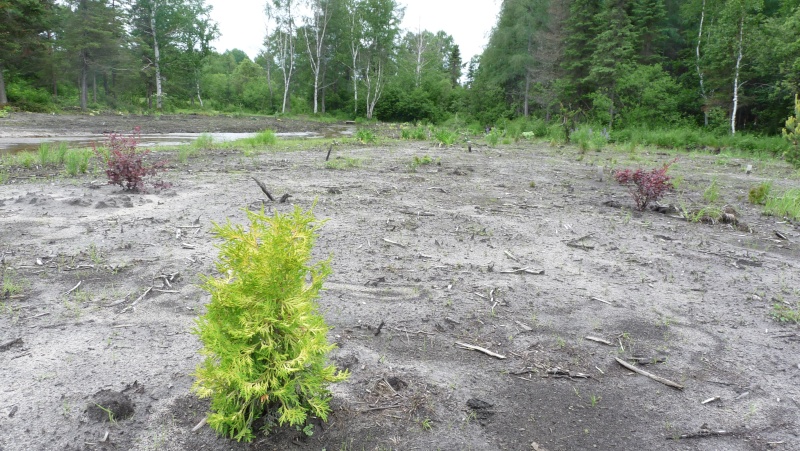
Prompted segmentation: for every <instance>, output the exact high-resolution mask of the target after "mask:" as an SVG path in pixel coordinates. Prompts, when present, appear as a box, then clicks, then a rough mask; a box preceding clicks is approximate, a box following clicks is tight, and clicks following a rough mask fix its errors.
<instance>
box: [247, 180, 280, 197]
mask: <svg viewBox="0 0 800 451" xmlns="http://www.w3.org/2000/svg"><path fill="white" fill-rule="evenodd" d="M250 178H252V179H253V180H255V181H256V183H257V184H258V187H259V188H261V191H263V192H264V194H266V195H267V198H268V199H269V200H271V201H273V202H275V198H274V197H272V194H270V193H269V191H267V185H265V184H264V183H263V182H262V181H261V180H259V179H257V178H255V177H253V176H251V177H250Z"/></svg>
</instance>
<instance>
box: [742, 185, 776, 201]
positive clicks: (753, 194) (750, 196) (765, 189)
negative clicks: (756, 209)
mask: <svg viewBox="0 0 800 451" xmlns="http://www.w3.org/2000/svg"><path fill="white" fill-rule="evenodd" d="M771 190H772V182H761V183H759V184H758V185H756V186H754V187H752V188H750V192H748V193H747V200H748V201H750V203H751V204H753V205H764V204H766V203H767V198H768V197H769V192H770V191H771Z"/></svg>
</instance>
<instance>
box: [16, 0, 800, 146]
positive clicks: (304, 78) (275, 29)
mask: <svg viewBox="0 0 800 451" xmlns="http://www.w3.org/2000/svg"><path fill="white" fill-rule="evenodd" d="M403 12H404V11H403V8H402V5H400V4H399V3H398V2H397V1H395V0H269V1H268V2H267V3H266V8H265V11H264V12H263V13H264V14H265V17H266V19H267V20H266V23H268V24H269V25H268V26H267V28H266V29H264V30H253V31H252V35H253V39H258V40H260V41H263V46H262V51H261V52H260V53H259V55H258V56H257V57H256V58H255V59H253V60H251V59H250V58H249V57H248V56H247V55H246V54H245V53H244V52H242V51H241V50H231V51H226V52H224V53H219V52H217V51H215V50H214V49H213V48H212V44H211V43H212V42H213V41H214V39H215V38H216V37H217V36H218V35H219V31H218V28H217V25H216V23H215V21H214V12H213V10H212V9H211V8H210V7H209V6H208V5H206V4H205V1H204V0H61V1H56V0H40V1H34V0H0V105H3V104H6V103H9V104H11V105H12V106H14V107H16V108H19V109H22V110H30V111H53V110H69V109H78V108H79V109H82V110H105V109H113V110H125V111H132V112H145V111H185V110H208V111H218V112H235V111H241V112H252V113H263V114H275V113H283V114H288V113H292V114H329V115H335V116H342V117H348V118H358V117H364V118H367V119H380V120H385V121H408V122H415V121H424V122H431V123H439V122H443V121H445V120H447V119H449V118H452V117H453V116H455V115H458V116H459V117H461V118H464V119H466V120H468V121H472V122H477V123H480V124H484V125H491V124H495V123H497V122H498V121H503V120H506V119H513V118H517V117H537V118H539V119H541V120H544V121H547V122H552V123H563V124H565V126H567V127H569V126H571V124H575V123H580V122H589V123H592V124H595V125H597V126H601V127H604V128H606V129H607V130H619V129H625V128H631V127H650V128H667V127H684V126H695V125H696V126H702V127H706V128H708V129H709V130H711V131H714V132H717V133H720V134H722V133H724V134H735V133H736V132H737V131H740V130H747V131H753V132H759V133H768V134H775V133H778V132H779V131H780V128H781V127H782V126H783V124H784V121H785V120H786V117H787V116H788V115H789V114H790V112H791V111H792V108H793V105H794V102H793V99H794V96H795V94H796V93H797V92H798V90H799V89H800V0H599V1H598V0H595V1H588V0H569V1H555V0H553V1H550V0H505V1H503V2H502V4H501V9H500V13H499V15H498V17H497V22H496V24H495V26H494V28H493V30H492V32H491V35H490V37H489V41H488V43H487V45H486V48H485V50H484V51H483V53H482V54H481V55H478V56H475V57H474V58H472V59H471V60H470V61H462V57H461V54H460V49H459V46H458V44H457V43H456V42H455V41H454V39H453V38H452V37H451V36H449V35H448V34H447V33H445V32H442V31H439V32H431V31H428V30H403V29H401V28H400V23H401V20H402V17H403ZM442 20H443V21H445V20H450V19H448V18H446V17H443V18H442Z"/></svg>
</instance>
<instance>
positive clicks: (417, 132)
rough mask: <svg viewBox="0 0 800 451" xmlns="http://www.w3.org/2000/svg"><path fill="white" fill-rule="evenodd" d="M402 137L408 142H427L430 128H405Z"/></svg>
mask: <svg viewBox="0 0 800 451" xmlns="http://www.w3.org/2000/svg"><path fill="white" fill-rule="evenodd" d="M400 137H401V138H402V139H407V140H415V141H425V140H426V139H428V128H427V127H423V126H417V127H414V128H403V129H402V130H400Z"/></svg>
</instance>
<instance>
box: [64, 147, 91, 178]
mask: <svg viewBox="0 0 800 451" xmlns="http://www.w3.org/2000/svg"><path fill="white" fill-rule="evenodd" d="M92 155H93V152H92V151H91V150H89V149H69V150H68V151H67V153H66V155H65V156H64V170H65V171H66V172H67V175H70V176H73V177H74V176H76V175H78V174H85V173H86V172H88V171H89V160H90V159H91V158H92Z"/></svg>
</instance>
